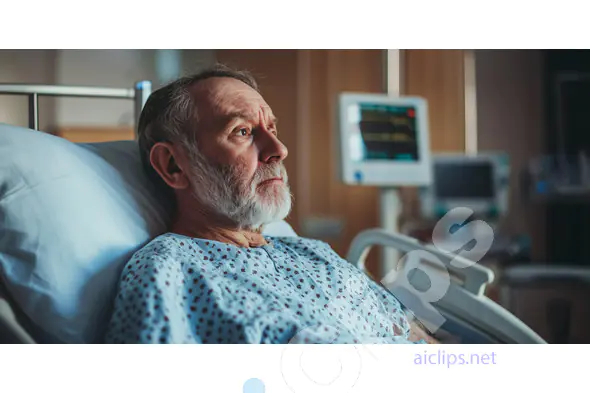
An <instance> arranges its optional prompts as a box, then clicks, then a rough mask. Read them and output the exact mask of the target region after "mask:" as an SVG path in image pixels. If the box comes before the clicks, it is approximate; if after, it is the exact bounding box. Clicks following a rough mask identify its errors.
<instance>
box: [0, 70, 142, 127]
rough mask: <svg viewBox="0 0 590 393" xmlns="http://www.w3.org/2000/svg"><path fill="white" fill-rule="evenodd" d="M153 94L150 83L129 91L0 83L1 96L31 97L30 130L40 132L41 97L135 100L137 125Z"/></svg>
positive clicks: (136, 85)
mask: <svg viewBox="0 0 590 393" xmlns="http://www.w3.org/2000/svg"><path fill="white" fill-rule="evenodd" d="M151 93H152V83H151V82H150V81H146V80H144V81H139V82H137V83H136V84H135V85H134V87H132V88H129V89H124V88H111V87H91V86H59V85H31V84H25V83H13V84H8V83H0V95H24V96H28V97H29V128H32V129H34V130H37V131H38V130H39V97H41V96H53V97H86V98H116V99H130V100H133V101H134V103H135V105H134V113H135V117H134V119H135V124H136V125H137V124H138V120H139V115H140V114H141V110H142V108H143V106H144V105H145V102H146V101H147V99H148V97H149V96H150V94H151Z"/></svg>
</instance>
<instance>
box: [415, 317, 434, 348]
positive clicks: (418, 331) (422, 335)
mask: <svg viewBox="0 0 590 393" xmlns="http://www.w3.org/2000/svg"><path fill="white" fill-rule="evenodd" d="M409 339H410V341H414V342H415V341H420V340H424V341H426V342H427V343H428V344H440V342H439V341H437V340H435V339H434V338H432V337H431V336H430V335H428V333H426V332H425V331H424V329H422V327H420V326H419V325H418V324H417V323H416V322H415V321H411V322H410V337H409Z"/></svg>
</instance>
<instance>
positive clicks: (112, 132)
mask: <svg viewBox="0 0 590 393" xmlns="http://www.w3.org/2000/svg"><path fill="white" fill-rule="evenodd" d="M52 134H55V135H57V136H59V137H61V138H64V139H67V140H69V141H71V142H74V143H98V142H111V141H122V140H126V141H129V140H130V141H132V140H134V139H135V132H134V130H133V128H132V127H88V126H80V127H58V128H56V129H54V130H53V131H52Z"/></svg>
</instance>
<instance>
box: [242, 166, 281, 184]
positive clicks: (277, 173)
mask: <svg viewBox="0 0 590 393" xmlns="http://www.w3.org/2000/svg"><path fill="white" fill-rule="evenodd" d="M276 177H280V178H282V179H283V182H284V183H287V169H286V168H285V165H284V164H283V163H282V162H277V163H273V164H265V165H264V166H261V167H259V168H258V169H256V172H255V173H254V176H253V177H252V181H251V183H250V186H252V187H255V186H257V185H258V184H260V183H262V182H263V181H265V180H268V179H272V178H276Z"/></svg>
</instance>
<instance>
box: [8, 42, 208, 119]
mask: <svg viewBox="0 0 590 393" xmlns="http://www.w3.org/2000/svg"><path fill="white" fill-rule="evenodd" d="M180 52H181V64H180V65H179V67H178V72H179V74H186V73H193V72H197V71H199V70H200V69H202V68H203V67H206V66H208V65H211V64H213V63H214V62H215V51H214V50H182V51H180ZM155 58H156V51H155V50H0V83H38V84H60V85H84V86H104V87H124V88H126V87H129V88H131V87H132V86H133V85H134V84H135V82H136V81H138V80H143V79H148V80H151V81H152V83H153V85H154V88H157V87H158V86H160V85H161V84H162V82H165V81H162V80H160V79H159V78H158V73H157V69H156V61H155ZM166 82H167V81H166ZM27 114H28V110H27V99H26V97H20V96H18V97H17V96H1V95H0V122H5V123H10V124H15V125H20V126H27V125H28V117H27ZM132 123H133V102H132V100H116V99H112V100H111V99H90V98H48V97H43V98H41V99H40V127H41V129H43V130H51V129H52V128H54V126H56V125H57V126H99V127H101V126H107V127H109V126H131V125H132Z"/></svg>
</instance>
